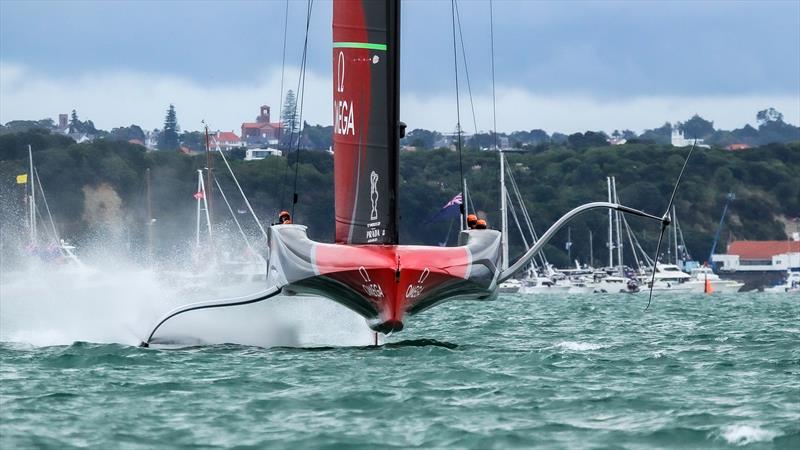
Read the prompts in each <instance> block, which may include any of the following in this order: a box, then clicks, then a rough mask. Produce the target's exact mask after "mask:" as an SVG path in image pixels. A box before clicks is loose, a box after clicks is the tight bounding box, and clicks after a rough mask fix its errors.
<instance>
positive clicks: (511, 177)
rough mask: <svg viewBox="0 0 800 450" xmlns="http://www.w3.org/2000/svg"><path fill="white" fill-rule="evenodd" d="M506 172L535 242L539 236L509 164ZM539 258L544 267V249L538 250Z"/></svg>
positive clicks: (545, 262) (545, 264) (545, 260)
mask: <svg viewBox="0 0 800 450" xmlns="http://www.w3.org/2000/svg"><path fill="white" fill-rule="evenodd" d="M506 174H508V179H509V181H511V187H512V188H513V189H514V196H516V198H517V202H519V204H520V210H521V211H522V217H523V218H524V219H525V223H526V224H527V225H528V231H529V232H530V234H531V239H532V242H533V243H534V244H535V243H536V242H537V241H538V240H539V236H538V235H537V234H536V228H534V227H533V221H532V220H531V216H530V214H528V208H527V207H526V206H525V202H524V201H523V199H522V193H521V192H520V190H519V186H518V185H517V179H516V178H514V172H512V170H511V166H510V165H506ZM539 259H540V260H541V262H542V265H543V266H544V267H546V266H547V264H548V262H547V257H546V256H545V254H544V251H542V252H539Z"/></svg>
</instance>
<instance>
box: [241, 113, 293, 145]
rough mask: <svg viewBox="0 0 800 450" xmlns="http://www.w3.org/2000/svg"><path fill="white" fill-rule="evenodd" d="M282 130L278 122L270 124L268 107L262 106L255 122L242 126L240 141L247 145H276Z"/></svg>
mask: <svg viewBox="0 0 800 450" xmlns="http://www.w3.org/2000/svg"><path fill="white" fill-rule="evenodd" d="M282 130H283V126H282V125H281V123H280V122H270V117H269V106H267V105H262V106H261V114H259V115H258V117H256V121H255V122H245V123H243V124H242V140H243V141H244V142H245V143H246V144H247V145H264V144H277V143H278V140H279V139H280V137H281V131H282Z"/></svg>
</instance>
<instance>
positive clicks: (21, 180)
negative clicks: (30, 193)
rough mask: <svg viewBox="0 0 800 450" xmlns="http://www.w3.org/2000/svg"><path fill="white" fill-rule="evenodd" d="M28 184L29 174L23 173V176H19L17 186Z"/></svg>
mask: <svg viewBox="0 0 800 450" xmlns="http://www.w3.org/2000/svg"><path fill="white" fill-rule="evenodd" d="M27 182H28V174H27V173H23V174H22V175H17V184H25V183H27Z"/></svg>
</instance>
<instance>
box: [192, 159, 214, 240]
mask: <svg viewBox="0 0 800 450" xmlns="http://www.w3.org/2000/svg"><path fill="white" fill-rule="evenodd" d="M194 198H196V199H197V228H196V229H195V244H196V245H197V247H198V248H200V218H201V217H202V213H203V211H205V216H206V228H207V229H208V240H209V242H211V216H210V215H209V212H208V201H207V200H206V186H205V183H204V182H203V170H202V169H197V193H196V194H194Z"/></svg>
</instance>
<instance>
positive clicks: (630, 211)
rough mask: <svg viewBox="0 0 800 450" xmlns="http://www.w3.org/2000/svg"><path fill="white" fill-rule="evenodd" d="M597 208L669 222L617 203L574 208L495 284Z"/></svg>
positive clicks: (520, 267)
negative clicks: (558, 234) (559, 231)
mask: <svg viewBox="0 0 800 450" xmlns="http://www.w3.org/2000/svg"><path fill="white" fill-rule="evenodd" d="M598 208H606V209H614V210H617V211H620V212H623V213H627V214H632V215H634V216H639V217H646V218H648V219H653V220H655V221H658V222H661V223H663V222H664V220H667V221H668V220H669V219H666V218H664V217H658V216H654V215H652V214H648V213H646V212H643V211H639V210H638V209H633V208H629V207H627V206H625V205H620V204H618V203H609V202H593V203H586V204H584V205H581V206H578V207H577V208H575V209H573V210H572V211H570V212H568V213H566V214H564V215H563V216H562V217H561V218H560V219H558V220H557V221H556V223H554V224H553V225H552V226H551V227H550V228H549V229H548V230H547V231H545V233H544V234H543V235H542V237H541V238H540V239H539V240H538V241H536V244H535V245H534V246H533V247H531V248H530V249H529V250H528V251H527V252H525V254H524V255H522V257H520V258H519V259H518V260H517V262H515V263H514V264H512V265H511V266H510V267H509V268H508V269H506V270H504V271H503V272H501V273H500V276H499V277H498V280H497V283H498V284H500V283H502V282H504V281H506V280H508V279H509V278H511V277H512V276H514V275H515V274H516V273H517V272H519V271H521V270H522V269H523V268H524V267H525V265H526V264H527V263H528V261H530V260H531V259H532V258H533V257H534V256H535V255H536V254H537V253H539V252H540V251H541V250H542V247H544V246H545V244H547V243H548V242H549V241H550V239H552V237H553V236H555V234H556V233H557V232H558V230H560V229H561V228H562V227H563V226H564V225H566V224H567V222H569V221H570V220H572V219H573V218H575V216H577V215H579V214H581V213H583V212H585V211H589V210H591V209H598ZM667 223H669V222H667Z"/></svg>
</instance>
